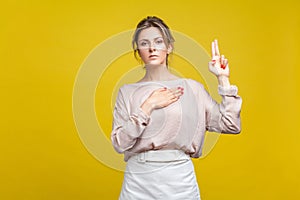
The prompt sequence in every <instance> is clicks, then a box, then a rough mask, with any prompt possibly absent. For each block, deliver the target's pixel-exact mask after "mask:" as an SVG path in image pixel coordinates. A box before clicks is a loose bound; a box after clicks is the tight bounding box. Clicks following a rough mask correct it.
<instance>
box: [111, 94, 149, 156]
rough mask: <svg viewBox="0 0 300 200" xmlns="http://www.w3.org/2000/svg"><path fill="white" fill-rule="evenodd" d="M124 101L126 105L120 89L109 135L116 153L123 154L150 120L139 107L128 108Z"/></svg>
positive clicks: (132, 144)
mask: <svg viewBox="0 0 300 200" xmlns="http://www.w3.org/2000/svg"><path fill="white" fill-rule="evenodd" d="M126 101H127V104H128V100H126V99H124V95H123V92H122V90H121V89H120V90H119V93H118V96H117V99H116V103H115V108H114V113H113V128H112V133H111V141H112V144H113V146H114V148H115V150H116V151H117V152H118V153H124V151H127V150H129V149H130V148H132V147H133V146H134V144H135V143H136V141H137V139H138V137H139V136H140V135H141V134H142V133H143V131H144V129H145V128H146V127H147V125H148V123H149V120H150V117H149V116H148V115H146V114H145V113H144V112H143V111H142V109H141V108H140V105H133V107H132V108H128V106H127V104H126ZM134 106H136V107H134Z"/></svg>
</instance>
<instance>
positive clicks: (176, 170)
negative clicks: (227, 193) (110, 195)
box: [119, 150, 200, 200]
mask: <svg viewBox="0 0 300 200" xmlns="http://www.w3.org/2000/svg"><path fill="white" fill-rule="evenodd" d="M159 199H162V200H200V193H199V188H198V184H197V180H196V176H195V171H194V165H193V163H192V161H191V159H190V157H189V156H188V155H186V154H185V153H184V152H182V151H180V150H159V151H147V152H145V153H140V154H137V155H135V156H132V157H131V158H130V159H129V160H128V162H127V166H126V172H125V175H124V181H123V185H122V190H121V194H120V197H119V200H159Z"/></svg>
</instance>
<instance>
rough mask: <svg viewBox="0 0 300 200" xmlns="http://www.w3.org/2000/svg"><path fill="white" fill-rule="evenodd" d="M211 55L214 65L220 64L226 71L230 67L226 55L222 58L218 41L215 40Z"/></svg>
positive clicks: (212, 44)
mask: <svg viewBox="0 0 300 200" xmlns="http://www.w3.org/2000/svg"><path fill="white" fill-rule="evenodd" d="M211 54H212V63H213V64H214V63H215V62H220V65H221V68H222V69H225V68H226V66H227V65H228V60H227V58H225V56H224V55H221V56H220V50H219V46H218V40H214V41H213V42H212V43H211Z"/></svg>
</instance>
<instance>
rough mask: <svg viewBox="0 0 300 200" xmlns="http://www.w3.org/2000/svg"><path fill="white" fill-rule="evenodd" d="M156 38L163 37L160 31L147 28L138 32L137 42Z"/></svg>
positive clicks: (154, 28)
mask: <svg viewBox="0 0 300 200" xmlns="http://www.w3.org/2000/svg"><path fill="white" fill-rule="evenodd" d="M158 37H163V36H162V34H161V32H160V30H159V29H158V28H157V27H149V28H146V29H144V30H142V31H141V32H140V34H139V37H138V40H143V39H145V40H153V39H155V38H158Z"/></svg>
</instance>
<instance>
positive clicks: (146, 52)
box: [137, 27, 170, 65]
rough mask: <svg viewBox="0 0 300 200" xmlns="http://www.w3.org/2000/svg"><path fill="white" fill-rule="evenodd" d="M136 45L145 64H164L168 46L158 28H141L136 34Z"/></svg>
mask: <svg viewBox="0 0 300 200" xmlns="http://www.w3.org/2000/svg"><path fill="white" fill-rule="evenodd" d="M137 47H138V52H139V55H140V56H141V58H142V60H143V62H144V63H145V64H146V65H147V64H148V65H149V64H150V65H166V59H167V54H168V48H167V46H166V44H165V42H164V39H163V36H162V34H161V32H160V31H159V29H158V28H156V27H149V28H146V29H144V30H142V31H141V32H140V34H139V36H138V41H137ZM169 50H170V48H169Z"/></svg>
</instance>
